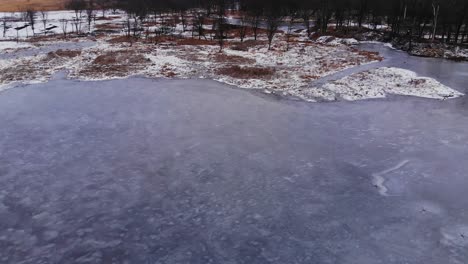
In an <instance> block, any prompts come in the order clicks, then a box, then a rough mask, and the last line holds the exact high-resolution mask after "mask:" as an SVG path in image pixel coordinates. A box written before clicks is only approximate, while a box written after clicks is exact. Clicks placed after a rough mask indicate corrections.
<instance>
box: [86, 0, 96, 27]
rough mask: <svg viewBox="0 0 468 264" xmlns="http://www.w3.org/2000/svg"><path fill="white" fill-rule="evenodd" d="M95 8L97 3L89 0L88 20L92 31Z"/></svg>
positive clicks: (87, 6)
mask: <svg viewBox="0 0 468 264" xmlns="http://www.w3.org/2000/svg"><path fill="white" fill-rule="evenodd" d="M94 8H95V4H94V1H93V0H89V1H88V3H87V5H86V20H87V21H88V31H89V32H90V33H91V23H92V22H93V20H94V17H95V15H94Z"/></svg>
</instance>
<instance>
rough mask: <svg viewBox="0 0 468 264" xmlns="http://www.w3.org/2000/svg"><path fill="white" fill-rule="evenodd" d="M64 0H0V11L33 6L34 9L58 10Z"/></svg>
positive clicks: (11, 10) (19, 9)
mask: <svg viewBox="0 0 468 264" xmlns="http://www.w3.org/2000/svg"><path fill="white" fill-rule="evenodd" d="M64 6H65V1H64V0H1V1H0V12H19V11H24V10H25V9H27V8H30V7H33V8H34V9H36V10H60V9H63V8H64Z"/></svg>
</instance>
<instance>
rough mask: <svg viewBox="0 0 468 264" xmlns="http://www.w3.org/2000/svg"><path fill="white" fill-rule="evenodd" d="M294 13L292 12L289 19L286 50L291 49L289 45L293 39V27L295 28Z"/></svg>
mask: <svg viewBox="0 0 468 264" xmlns="http://www.w3.org/2000/svg"><path fill="white" fill-rule="evenodd" d="M294 18H295V16H294V14H291V16H290V18H289V21H288V31H287V32H286V43H287V44H286V51H289V45H290V41H291V36H292V29H293V23H294Z"/></svg>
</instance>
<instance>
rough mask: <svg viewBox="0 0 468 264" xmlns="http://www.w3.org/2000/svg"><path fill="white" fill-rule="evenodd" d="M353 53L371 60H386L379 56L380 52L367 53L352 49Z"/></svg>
mask: <svg viewBox="0 0 468 264" xmlns="http://www.w3.org/2000/svg"><path fill="white" fill-rule="evenodd" d="M351 50H352V51H353V52H356V53H358V54H359V55H361V56H364V57H366V58H367V59H369V60H377V61H382V60H383V59H384V58H383V57H382V56H380V55H379V53H378V52H373V51H366V50H358V49H356V48H352V49H351Z"/></svg>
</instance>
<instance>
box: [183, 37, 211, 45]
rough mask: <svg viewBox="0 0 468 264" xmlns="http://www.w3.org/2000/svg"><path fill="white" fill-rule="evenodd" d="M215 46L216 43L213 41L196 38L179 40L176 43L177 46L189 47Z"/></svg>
mask: <svg viewBox="0 0 468 264" xmlns="http://www.w3.org/2000/svg"><path fill="white" fill-rule="evenodd" d="M217 44H218V43H217V42H216V41H213V40H206V39H197V38H187V39H181V40H178V41H177V45H190V46H198V45H217Z"/></svg>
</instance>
